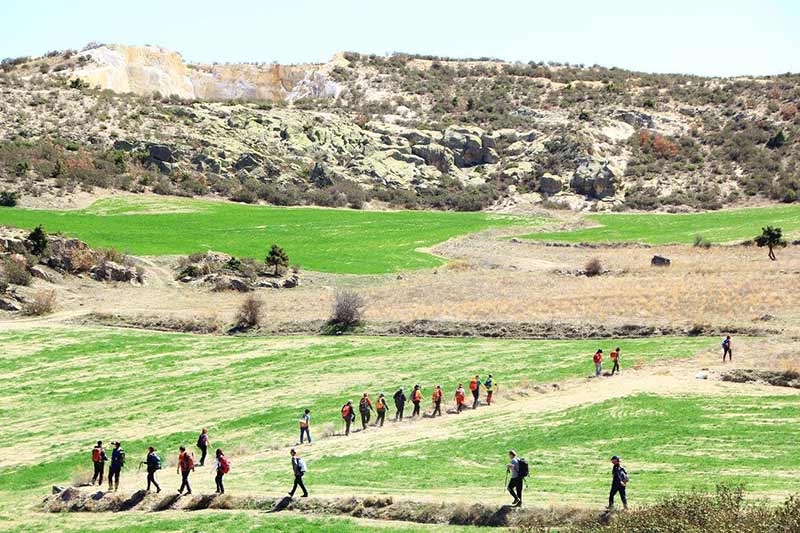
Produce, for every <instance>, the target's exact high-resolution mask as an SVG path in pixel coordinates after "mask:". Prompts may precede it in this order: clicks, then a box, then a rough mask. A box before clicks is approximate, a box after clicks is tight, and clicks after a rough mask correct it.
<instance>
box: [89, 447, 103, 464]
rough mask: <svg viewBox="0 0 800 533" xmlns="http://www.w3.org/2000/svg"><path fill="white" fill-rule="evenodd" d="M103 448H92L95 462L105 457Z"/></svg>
mask: <svg viewBox="0 0 800 533" xmlns="http://www.w3.org/2000/svg"><path fill="white" fill-rule="evenodd" d="M102 451H103V450H102V449H101V448H92V461H94V462H95V463H99V462H100V459H101V458H102V457H103V454H102Z"/></svg>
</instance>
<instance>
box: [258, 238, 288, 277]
mask: <svg viewBox="0 0 800 533" xmlns="http://www.w3.org/2000/svg"><path fill="white" fill-rule="evenodd" d="M264 261H265V262H266V263H267V264H268V265H269V266H271V267H275V275H276V276H277V275H278V269H280V268H286V267H287V266H289V256H288V255H286V252H284V251H283V248H281V247H280V246H278V245H277V244H273V245H272V248H270V249H269V253H268V254H267V258H266V259H265V260H264Z"/></svg>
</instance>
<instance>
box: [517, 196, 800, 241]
mask: <svg viewBox="0 0 800 533" xmlns="http://www.w3.org/2000/svg"><path fill="white" fill-rule="evenodd" d="M586 218H587V219H588V220H591V221H593V222H596V223H598V224H600V226H599V227H593V228H586V229H579V230H575V231H558V232H545V233H531V234H529V235H525V236H524V238H526V239H532V240H542V241H561V242H623V241H628V242H630V241H633V242H642V243H647V244H673V243H676V244H689V243H692V242H693V241H694V238H695V235H701V236H702V237H704V238H705V239H706V240H708V241H709V242H713V243H726V242H734V241H743V240H746V239H752V238H754V237H756V236H757V235H759V234H760V233H761V228H762V227H764V226H767V225H771V226H778V227H780V228H782V229H783V233H784V235H787V236H792V235H797V233H798V232H800V206H797V205H792V206H779V207H765V208H753V209H735V210H721V211H712V212H707V213H691V214H675V215H670V214H661V213H657V214H635V215H627V214H618V213H615V214H603V215H589V216H587V217H586Z"/></svg>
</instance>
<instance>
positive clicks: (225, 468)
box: [219, 455, 231, 474]
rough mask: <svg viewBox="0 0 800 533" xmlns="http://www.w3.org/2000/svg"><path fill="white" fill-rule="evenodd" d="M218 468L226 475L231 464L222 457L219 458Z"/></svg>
mask: <svg viewBox="0 0 800 533" xmlns="http://www.w3.org/2000/svg"><path fill="white" fill-rule="evenodd" d="M219 466H220V468H222V473H223V474H227V473H228V472H230V471H231V462H230V461H228V458H227V457H225V456H224V455H223V456H222V457H220V458H219Z"/></svg>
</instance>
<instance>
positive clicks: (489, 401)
mask: <svg viewBox="0 0 800 533" xmlns="http://www.w3.org/2000/svg"><path fill="white" fill-rule="evenodd" d="M493 392H494V391H486V405H492V393H493Z"/></svg>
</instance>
